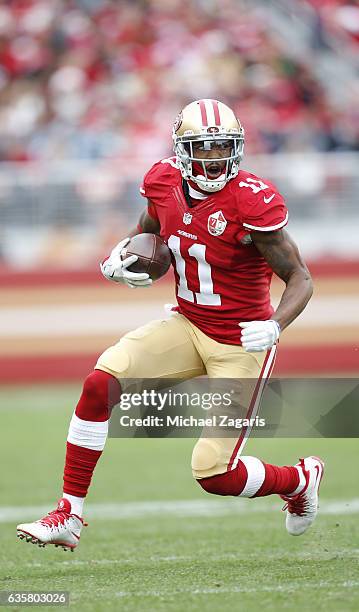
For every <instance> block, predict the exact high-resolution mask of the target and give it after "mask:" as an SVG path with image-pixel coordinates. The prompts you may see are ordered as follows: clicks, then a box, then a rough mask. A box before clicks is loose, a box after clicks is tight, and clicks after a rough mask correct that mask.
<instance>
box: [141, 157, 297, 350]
mask: <svg viewBox="0 0 359 612" xmlns="http://www.w3.org/2000/svg"><path fill="white" fill-rule="evenodd" d="M140 191H141V194H142V195H143V196H145V197H146V198H148V199H149V200H150V205H149V207H148V212H149V214H150V215H151V217H153V218H155V219H158V221H159V223H160V227H161V230H160V235H161V237H162V238H163V240H165V241H166V243H167V244H168V246H169V248H170V249H171V251H172V254H173V266H174V271H175V278H176V294H177V303H178V308H177V310H178V311H179V312H180V313H181V314H183V315H184V316H185V317H187V318H188V319H189V320H190V321H191V322H192V323H193V324H194V325H196V326H197V327H198V328H199V329H200V330H202V331H203V332H204V333H205V334H207V336H210V337H211V338H213V339H214V340H217V341H218V342H222V343H223V344H240V343H241V340H240V336H241V328H240V327H239V326H238V323H239V322H240V321H255V320H259V321H264V320H266V319H270V317H271V316H272V314H273V308H272V306H271V303H270V293H269V289H270V282H271V277H272V270H271V269H270V267H269V266H268V264H267V263H266V261H265V259H264V258H263V257H262V256H261V255H260V253H259V251H258V250H257V249H256V247H255V246H254V245H253V244H252V242H251V238H250V233H251V230H258V231H264V232H265V231H273V230H277V229H280V228H282V227H284V226H285V225H286V223H287V220H288V211H287V208H286V206H285V203H284V200H283V197H282V196H281V195H280V193H278V191H277V189H276V187H275V186H274V185H273V184H272V183H269V182H268V181H265V182H263V181H262V180H261V179H259V178H258V177H257V176H255V175H254V174H251V173H250V172H246V171H245V170H240V172H239V174H238V176H237V177H236V178H234V179H232V180H231V181H229V182H228V183H227V184H226V186H225V187H224V188H223V189H222V190H221V191H217V192H216V193H212V194H209V196H208V197H207V198H206V199H205V200H197V201H196V204H195V205H194V206H192V207H189V206H188V204H187V202H186V199H185V196H184V194H183V189H182V176H181V173H180V170H179V168H177V166H176V158H175V157H171V158H169V159H163V160H161V161H160V162H158V163H156V164H155V165H154V166H152V168H151V169H150V170H149V172H147V174H146V175H145V178H144V181H143V185H142V187H141V189H140Z"/></svg>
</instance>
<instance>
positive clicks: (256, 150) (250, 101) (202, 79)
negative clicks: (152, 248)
mask: <svg viewBox="0 0 359 612" xmlns="http://www.w3.org/2000/svg"><path fill="white" fill-rule="evenodd" d="M358 49H359V2H357V1H354V0H352V1H351V0H323V1H319V0H310V1H309V0H308V1H305V0H297V1H292V0H287V1H280V0H277V1H274V2H271V3H268V2H265V1H260V0H255V1H246V0H128V1H127V0H10V1H6V0H3V1H0V161H1V162H2V163H0V224H1V227H2V230H0V257H1V259H2V263H3V264H6V265H10V266H18V267H32V266H36V265H41V264H42V263H43V262H46V264H48V265H60V266H66V265H70V266H73V267H76V266H78V265H80V266H81V265H86V262H87V263H91V261H95V260H96V258H98V257H99V255H100V254H101V253H102V252H103V251H104V250H106V249H107V248H108V246H109V245H110V244H111V241H112V242H113V241H114V240H115V241H117V238H118V237H119V236H120V237H121V236H122V235H123V233H124V232H126V231H127V229H128V227H129V226H130V225H131V224H133V223H134V222H135V221H136V217H137V215H138V213H139V211H140V209H141V206H142V204H143V203H141V202H140V199H139V198H138V196H137V189H138V185H139V183H140V181H141V176H142V174H143V172H144V171H145V170H146V169H147V168H148V167H149V166H150V165H151V163H152V162H153V161H155V160H156V159H158V158H160V157H164V156H168V155H169V154H171V145H172V143H171V137H170V132H171V126H172V123H173V120H174V118H175V117H176V115H177V113H178V111H179V110H180V109H181V108H182V107H183V106H184V105H185V104H186V103H188V102H189V101H191V100H193V99H196V98H201V97H213V98H218V99H221V100H222V101H224V102H226V103H228V104H229V105H230V106H232V107H233V108H234V109H235V111H236V112H237V114H238V116H239V117H240V119H241V121H242V123H243V124H244V126H245V130H246V149H245V150H246V154H247V156H248V157H247V159H246V161H245V164H244V166H245V167H247V168H248V169H249V170H252V171H256V170H258V171H262V173H264V176H266V177H268V178H272V180H275V181H276V182H277V183H278V184H279V187H280V188H281V189H282V191H284V192H285V195H286V196H287V198H288V204H289V207H290V208H292V209H293V219H294V221H295V220H296V218H298V219H299V221H300V220H301V219H302V218H303V217H304V218H305V217H306V215H308V214H309V215H310V212H311V209H312V208H313V206H314V205H315V204H316V205H317V206H318V210H319V213H318V214H320V215H322V216H324V218H325V219H326V220H328V215H329V217H330V219H329V220H330V221H331V222H333V218H334V223H336V220H335V217H336V212H335V211H336V204H335V201H340V202H341V206H342V207H343V208H344V210H346V211H348V210H349V213H350V215H351V211H352V208H353V206H354V204H353V202H352V194H353V192H354V189H355V188H356V186H357V185H356V182H355V172H354V176H353V172H352V168H354V167H355V165H356V163H357V157H356V153H357V152H358V149H359V105H358V99H359V73H358V67H359V54H358ZM350 153H351V154H352V155H351V156H350ZM327 154H328V155H329V154H331V155H332V156H333V155H334V156H335V155H342V154H345V155H347V158H346V159H347V162H346V163H345V164H344V166H343V163H342V161H341V160H343V159H344V158H343V157H340V160H339V161H332V162H331V164H330V163H329V162H327V161H326V159H327V158H328V156H327ZM313 155H314V157H313ZM320 155H321V157H320ZM280 156H282V157H280ZM318 156H319V157H318ZM273 157H276V158H277V161H278V160H280V161H279V165H278V163H277V162H273ZM331 159H332V160H335V159H338V158H335V157H332V158H331ZM247 160H248V161H247ZM328 163H329V166H328ZM333 167H334V168H335V174H334V175H333ZM333 203H334V204H333ZM343 208H342V210H343ZM333 210H334V215H333ZM342 216H343V215H342ZM347 216H348V215H347ZM350 225H351V226H352V223H350ZM328 230H329V228H328ZM298 231H299V230H298ZM306 235H307V234H306ZM95 236H96V238H95ZM94 241H95V243H96V246H95V247H94ZM349 241H350V240H349ZM339 242H340V240H339ZM308 249H309V254H310V256H317V255H318V248H317V246H316V245H314V244H313V245H312V246H310V244H309V245H308ZM323 249H324V252H325V251H326V250H328V245H324V246H323ZM323 249H319V251H323ZM341 250H342V249H341V247H339V251H341Z"/></svg>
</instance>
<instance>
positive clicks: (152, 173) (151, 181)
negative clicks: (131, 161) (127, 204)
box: [140, 164, 158, 221]
mask: <svg viewBox="0 0 359 612" xmlns="http://www.w3.org/2000/svg"><path fill="white" fill-rule="evenodd" d="M156 170H157V164H155V165H154V166H152V168H150V169H149V171H148V172H146V174H145V176H144V177H143V181H142V184H141V187H140V194H141V195H142V196H143V197H144V198H147V212H148V214H149V215H150V217H151V218H152V219H155V220H156V221H158V215H157V211H156V206H155V203H154V198H155V197H156V195H157V190H156V175H157V172H156Z"/></svg>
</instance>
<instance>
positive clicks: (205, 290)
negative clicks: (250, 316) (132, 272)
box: [168, 235, 221, 306]
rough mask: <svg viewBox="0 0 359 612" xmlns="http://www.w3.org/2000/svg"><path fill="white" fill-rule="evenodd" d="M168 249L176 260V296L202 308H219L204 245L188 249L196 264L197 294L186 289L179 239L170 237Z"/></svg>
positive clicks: (217, 295)
mask: <svg viewBox="0 0 359 612" xmlns="http://www.w3.org/2000/svg"><path fill="white" fill-rule="evenodd" d="M168 247H169V248H170V249H171V251H172V253H173V255H174V258H175V260H176V270H177V274H178V276H179V285H178V296H179V297H180V298H182V299H183V300H187V301H188V302H195V301H196V303H197V304H202V305H204V306H220V305H221V296H220V295H219V294H218V293H213V281H212V270H211V266H210V264H209V263H208V261H206V245H204V244H197V243H195V244H192V245H191V246H190V247H189V249H188V254H189V255H190V256H191V257H193V258H194V259H196V260H197V262H198V280H199V293H197V292H194V291H191V289H189V287H188V281H187V277H186V261H185V260H184V259H183V257H182V254H181V239H180V237H179V236H173V235H172V236H170V237H169V240H168ZM195 296H196V300H195Z"/></svg>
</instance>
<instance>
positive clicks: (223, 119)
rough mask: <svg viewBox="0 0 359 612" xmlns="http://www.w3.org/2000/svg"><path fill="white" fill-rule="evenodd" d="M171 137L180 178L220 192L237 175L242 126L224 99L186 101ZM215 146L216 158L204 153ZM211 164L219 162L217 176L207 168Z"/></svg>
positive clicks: (202, 187)
mask: <svg viewBox="0 0 359 612" xmlns="http://www.w3.org/2000/svg"><path fill="white" fill-rule="evenodd" d="M172 138H173V145H174V152H175V154H176V157H177V164H178V167H179V169H180V171H181V174H182V176H183V178H184V179H185V180H186V181H193V182H194V183H196V184H197V185H198V187H199V188H200V189H202V190H203V191H207V192H209V193H211V192H215V191H220V190H221V189H223V187H225V185H226V184H227V183H228V181H230V180H231V179H232V178H234V177H235V176H237V174H238V171H239V164H240V162H241V160H242V157H243V147H244V129H243V127H242V126H241V124H240V122H239V120H238V118H237V117H236V115H235V114H234V112H233V111H232V109H230V108H229V107H228V106H226V104H223V102H219V101H218V100H212V99H203V100H195V101H194V102H191V103H190V104H188V105H187V106H186V107H185V108H184V109H183V110H182V111H181V112H180V113H179V115H178V116H177V118H176V121H175V123H174V126H173V132H172ZM228 143H230V147H228ZM214 149H217V150H218V151H219V153H218V155H217V156H216V158H213V157H212V156H211V154H206V151H208V152H210V151H213V150H214ZM202 153H203V154H202ZM213 155H216V153H215V152H213ZM211 164H220V166H221V169H223V172H221V174H220V176H216V174H217V173H216V172H212V173H211V172H210V171H209V170H208V168H209V166H210V165H211ZM211 174H212V176H210V175H211Z"/></svg>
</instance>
